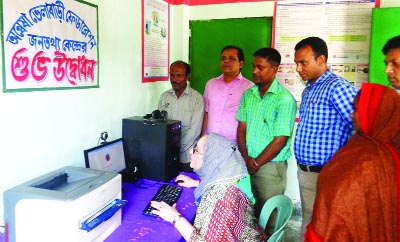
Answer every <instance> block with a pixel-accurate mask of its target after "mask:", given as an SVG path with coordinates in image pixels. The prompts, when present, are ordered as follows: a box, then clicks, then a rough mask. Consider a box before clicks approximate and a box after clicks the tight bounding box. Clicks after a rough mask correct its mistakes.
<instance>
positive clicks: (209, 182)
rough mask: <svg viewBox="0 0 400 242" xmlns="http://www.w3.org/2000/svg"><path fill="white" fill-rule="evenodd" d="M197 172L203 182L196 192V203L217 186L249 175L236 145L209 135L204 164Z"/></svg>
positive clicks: (222, 138)
mask: <svg viewBox="0 0 400 242" xmlns="http://www.w3.org/2000/svg"><path fill="white" fill-rule="evenodd" d="M195 172H196V173H197V174H198V175H199V177H200V179H201V182H200V184H199V186H198V187H197V188H196V190H195V191H194V195H195V198H196V201H197V200H198V199H199V198H200V197H201V196H202V195H203V194H204V192H205V191H206V190H207V189H208V188H210V187H212V186H214V185H216V184H233V183H234V182H236V181H237V180H239V179H241V178H243V177H245V176H246V175H248V172H247V168H246V164H245V162H244V160H243V158H242V155H241V154H240V152H239V150H238V149H237V147H236V145H235V144H234V143H232V142H231V141H229V140H228V139H226V138H225V137H223V136H221V135H219V134H214V133H210V134H208V137H207V140H206V145H205V149H204V155H203V164H202V165H201V167H200V168H199V169H197V170H195Z"/></svg>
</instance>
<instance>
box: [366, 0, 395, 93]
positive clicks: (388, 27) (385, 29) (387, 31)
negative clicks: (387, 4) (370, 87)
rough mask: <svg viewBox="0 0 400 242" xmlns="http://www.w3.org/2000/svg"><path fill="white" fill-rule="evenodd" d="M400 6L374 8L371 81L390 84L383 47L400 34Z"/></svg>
mask: <svg viewBox="0 0 400 242" xmlns="http://www.w3.org/2000/svg"><path fill="white" fill-rule="evenodd" d="M399 16H400V8H374V9H373V10H372V27H371V52H370V73H369V82H372V83H379V84H383V85H386V86H389V81H388V79H387V75H386V74H385V72H384V71H385V63H384V60H385V55H384V54H383V53H382V48H383V46H384V45H385V43H386V41H388V40H389V39H390V38H392V37H394V36H396V35H400V24H399Z"/></svg>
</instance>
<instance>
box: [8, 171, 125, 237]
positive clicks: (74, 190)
mask: <svg viewBox="0 0 400 242" xmlns="http://www.w3.org/2000/svg"><path fill="white" fill-rule="evenodd" d="M125 202H126V201H123V200H121V175H119V174H116V173H112V172H105V171H99V170H93V169H88V168H81V167H72V166H67V167H63V168H61V169H58V170H55V171H53V172H50V173H48V174H45V175H43V176H40V177H38V178H35V179H33V180H31V181H28V182H25V183H23V184H21V185H18V186H16V187H14V188H11V189H9V190H6V191H5V192H4V208H5V211H4V220H5V224H6V230H5V240H6V242H15V241H17V242H28V241H29V242H31V241H41V242H54V241H57V242H74V241H76V242H78V241H79V242H81V241H82V242H83V241H84V242H87V241H104V240H105V238H107V237H108V236H109V235H110V234H111V233H112V232H113V231H114V230H115V229H116V228H117V227H118V226H119V225H120V224H121V209H120V208H121V207H122V206H123V205H124V204H125Z"/></svg>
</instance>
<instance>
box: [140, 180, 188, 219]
mask: <svg viewBox="0 0 400 242" xmlns="http://www.w3.org/2000/svg"><path fill="white" fill-rule="evenodd" d="M181 193H182V187H179V186H174V185H169V184H163V185H162V186H161V187H160V188H159V189H158V191H157V193H156V195H155V196H154V197H153V199H151V201H158V202H161V201H164V202H165V203H168V204H169V205H173V204H174V203H176V202H177V201H178V199H179V196H180V195H181ZM153 209H154V208H153V207H152V206H151V204H150V202H149V204H148V205H147V206H146V208H145V209H144V210H143V214H145V215H150V216H154V217H158V215H156V214H154V213H152V211H153Z"/></svg>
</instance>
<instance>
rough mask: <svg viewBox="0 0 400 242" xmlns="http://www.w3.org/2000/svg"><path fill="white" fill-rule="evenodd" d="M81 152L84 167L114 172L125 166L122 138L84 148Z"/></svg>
mask: <svg viewBox="0 0 400 242" xmlns="http://www.w3.org/2000/svg"><path fill="white" fill-rule="evenodd" d="M83 153H84V155H85V164H86V168H91V169H96V170H102V171H109V172H115V173H119V172H121V171H123V170H125V168H126V164H125V154H124V146H123V142H122V138H121V139H117V140H114V141H111V142H107V143H105V144H102V145H99V146H96V147H93V148H91V149H88V150H84V151H83Z"/></svg>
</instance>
